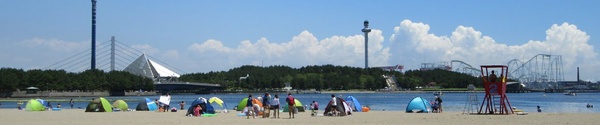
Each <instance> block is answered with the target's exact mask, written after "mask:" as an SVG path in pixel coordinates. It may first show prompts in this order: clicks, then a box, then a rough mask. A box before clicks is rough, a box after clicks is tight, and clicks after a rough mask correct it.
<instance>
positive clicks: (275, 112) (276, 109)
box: [271, 94, 280, 118]
mask: <svg viewBox="0 0 600 125" xmlns="http://www.w3.org/2000/svg"><path fill="white" fill-rule="evenodd" d="M279 105H280V104H279V95H277V94H275V98H273V101H271V107H273V118H279Z"/></svg>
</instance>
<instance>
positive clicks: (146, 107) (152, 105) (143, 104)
mask: <svg viewBox="0 0 600 125" xmlns="http://www.w3.org/2000/svg"><path fill="white" fill-rule="evenodd" d="M135 110H136V111H156V110H158V106H157V105H156V102H154V101H152V100H150V99H149V98H146V99H143V100H142V101H140V103H138V105H137V106H136V107H135Z"/></svg>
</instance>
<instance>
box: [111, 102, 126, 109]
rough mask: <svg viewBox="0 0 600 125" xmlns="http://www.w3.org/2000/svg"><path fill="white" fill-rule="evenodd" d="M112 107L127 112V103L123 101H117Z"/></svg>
mask: <svg viewBox="0 0 600 125" xmlns="http://www.w3.org/2000/svg"><path fill="white" fill-rule="evenodd" d="M112 107H115V108H118V109H120V110H121V111H127V110H129V106H127V103H126V102H125V101H123V100H117V101H115V102H113V104H112Z"/></svg>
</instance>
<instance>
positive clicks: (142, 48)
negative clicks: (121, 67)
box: [131, 44, 160, 55]
mask: <svg viewBox="0 0 600 125" xmlns="http://www.w3.org/2000/svg"><path fill="white" fill-rule="evenodd" d="M131 48H133V49H135V50H138V51H142V52H143V53H145V54H146V55H157V54H159V53H160V50H158V49H157V48H154V47H152V46H150V45H148V44H142V45H131ZM135 50H131V51H132V52H137V51H135Z"/></svg>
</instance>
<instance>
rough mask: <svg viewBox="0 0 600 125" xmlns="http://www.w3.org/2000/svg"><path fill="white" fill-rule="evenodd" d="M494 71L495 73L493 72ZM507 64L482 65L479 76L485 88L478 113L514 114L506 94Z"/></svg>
mask: <svg viewBox="0 0 600 125" xmlns="http://www.w3.org/2000/svg"><path fill="white" fill-rule="evenodd" d="M494 72H495V73H496V74H494ZM507 75H508V66H505V65H483V66H481V76H482V77H481V78H482V80H483V87H484V88H485V97H484V98H483V102H482V103H481V107H480V108H479V110H478V112H477V113H478V114H502V115H508V114H514V112H513V109H512V107H511V106H510V102H509V101H508V97H507V96H506V79H507V78H506V76H507Z"/></svg>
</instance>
